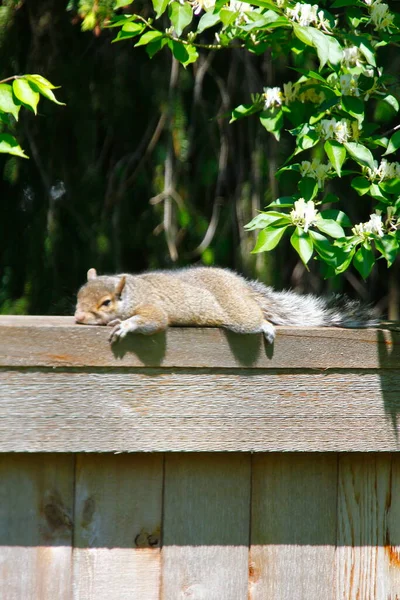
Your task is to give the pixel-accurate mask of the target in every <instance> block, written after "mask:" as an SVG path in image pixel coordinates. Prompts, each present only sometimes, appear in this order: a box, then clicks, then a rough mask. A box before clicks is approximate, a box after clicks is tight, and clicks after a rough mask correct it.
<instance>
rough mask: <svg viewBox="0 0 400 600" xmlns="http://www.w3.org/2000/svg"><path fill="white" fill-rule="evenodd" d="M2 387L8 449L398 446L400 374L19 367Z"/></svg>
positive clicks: (3, 441) (1, 380)
mask: <svg viewBox="0 0 400 600" xmlns="http://www.w3.org/2000/svg"><path fill="white" fill-rule="evenodd" d="M0 387H1V390H2V398H1V402H0V451H3V452H5V451H47V452H48V451H58V452H60V451H73V452H80V451H118V452H121V451H130V452H135V451H168V450H182V451H186V450H187V451H197V450H199V451H218V450H228V451H232V450H233V451H235V450H236V451H238V450H240V451H271V450H275V451H292V450H301V451H304V450H306V451H307V450H309V451H311V450H318V451H324V450H331V451H340V450H343V451H346V450H350V451H352V450H355V451H374V450H375V451H390V450H397V449H398V448H399V440H398V435H397V431H398V428H397V422H396V417H397V414H398V412H399V403H398V397H399V393H398V390H399V389H400V371H399V370H397V371H395V370H382V371H380V372H364V371H358V372H356V373H352V372H338V373H332V372H327V373H314V372H310V373H284V374H282V373H280V372H279V371H278V372H271V371H268V373H266V372H263V371H258V370H257V371H253V370H248V369H245V370H241V371H237V370H236V371H220V372H217V373H216V372H215V371H210V370H191V371H183V370H182V371H178V372H171V371H168V370H165V371H162V370H160V369H146V370H144V371H118V372H96V373H85V372H81V371H78V372H68V371H66V372H58V371H51V372H47V371H45V372H40V371H38V372H32V371H29V370H28V371H24V372H19V371H14V370H13V371H2V372H0ZM88 419H90V422H91V424H92V425H93V427H90V428H88V427H87V422H88Z"/></svg>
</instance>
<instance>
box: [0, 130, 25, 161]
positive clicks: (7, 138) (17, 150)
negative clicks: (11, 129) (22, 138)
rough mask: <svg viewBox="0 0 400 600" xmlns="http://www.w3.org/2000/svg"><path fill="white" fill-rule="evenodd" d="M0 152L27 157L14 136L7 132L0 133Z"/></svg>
mask: <svg viewBox="0 0 400 600" xmlns="http://www.w3.org/2000/svg"><path fill="white" fill-rule="evenodd" d="M0 152H1V153H2V154H4V153H5V154H13V155H14V156H20V157H21V158H28V156H27V155H26V154H25V152H24V151H23V150H22V148H21V146H20V145H19V144H18V142H17V140H16V139H15V137H14V136H12V135H9V134H8V133H0Z"/></svg>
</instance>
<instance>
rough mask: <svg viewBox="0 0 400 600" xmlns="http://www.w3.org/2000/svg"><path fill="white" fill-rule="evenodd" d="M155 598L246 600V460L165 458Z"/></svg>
mask: <svg viewBox="0 0 400 600" xmlns="http://www.w3.org/2000/svg"><path fill="white" fill-rule="evenodd" d="M164 497H165V501H164V535H163V549H162V555H163V576H162V589H161V598H162V599H163V600H177V599H178V598H193V600H222V599H223V600H247V580H248V543H249V526H250V511H249V507H250V457H249V456H245V455H229V456H227V455H221V454H219V455H211V454H203V455H196V454H194V455H193V454H192V455H186V456H182V455H172V454H168V455H167V457H166V474H165V495H164Z"/></svg>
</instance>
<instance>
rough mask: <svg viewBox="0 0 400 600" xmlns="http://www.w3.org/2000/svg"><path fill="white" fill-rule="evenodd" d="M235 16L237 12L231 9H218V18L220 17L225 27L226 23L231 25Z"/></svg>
mask: <svg viewBox="0 0 400 600" xmlns="http://www.w3.org/2000/svg"><path fill="white" fill-rule="evenodd" d="M237 17H238V13H237V12H234V11H233V10H228V9H227V8H222V9H221V10H220V11H219V18H220V19H221V21H222V23H223V24H224V26H225V27H228V25H231V24H232V23H233V22H234V21H236V19H237Z"/></svg>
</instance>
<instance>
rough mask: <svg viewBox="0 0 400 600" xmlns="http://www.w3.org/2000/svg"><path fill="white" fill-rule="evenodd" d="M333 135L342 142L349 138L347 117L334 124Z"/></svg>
mask: <svg viewBox="0 0 400 600" xmlns="http://www.w3.org/2000/svg"><path fill="white" fill-rule="evenodd" d="M335 137H336V140H337V141H338V142H340V143H341V144H343V142H347V141H348V140H349V139H350V138H351V126H350V122H349V120H348V119H341V120H340V121H339V122H338V123H336V125H335Z"/></svg>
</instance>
